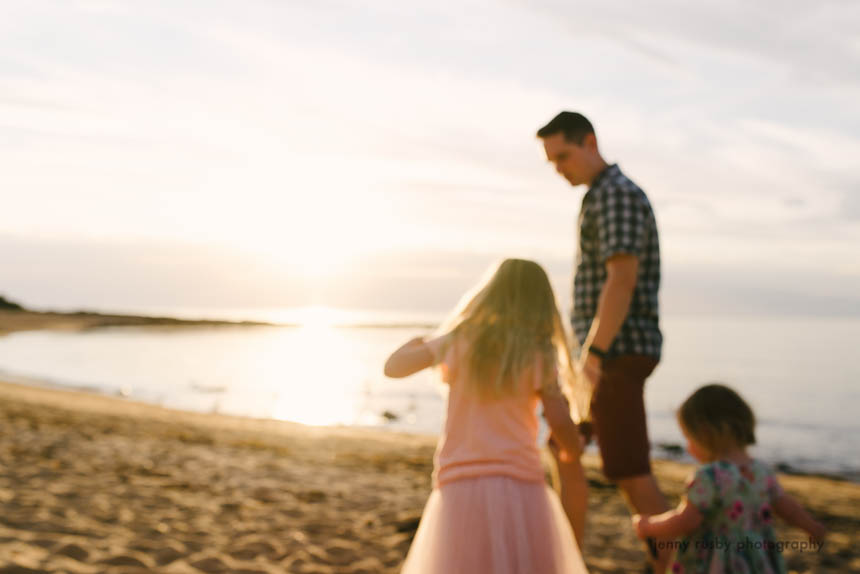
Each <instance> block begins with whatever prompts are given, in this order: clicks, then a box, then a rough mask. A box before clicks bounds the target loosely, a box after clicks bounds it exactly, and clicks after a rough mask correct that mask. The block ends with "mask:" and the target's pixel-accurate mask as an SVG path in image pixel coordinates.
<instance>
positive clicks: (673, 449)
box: [657, 442, 684, 457]
mask: <svg viewBox="0 0 860 574" xmlns="http://www.w3.org/2000/svg"><path fill="white" fill-rule="evenodd" d="M657 447H658V448H659V449H660V450H662V451H663V452H665V453H666V454H668V455H670V456H678V457H679V456H683V455H684V447H683V446H681V445H679V444H675V443H673V442H661V443H660V444H658V445H657Z"/></svg>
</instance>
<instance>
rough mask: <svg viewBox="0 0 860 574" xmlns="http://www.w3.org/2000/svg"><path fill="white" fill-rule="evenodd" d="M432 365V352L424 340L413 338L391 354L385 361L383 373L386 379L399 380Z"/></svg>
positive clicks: (433, 360) (433, 358) (433, 359)
mask: <svg viewBox="0 0 860 574" xmlns="http://www.w3.org/2000/svg"><path fill="white" fill-rule="evenodd" d="M434 363H435V357H434V355H433V351H431V350H430V347H428V346H427V344H426V343H425V342H424V338H423V337H415V338H414V339H410V340H409V341H407V342H406V343H405V344H404V345H403V346H402V347H400V348H399V349H397V350H396V351H394V352H393V353H391V356H390V357H388V360H387V361H385V368H384V372H385V376H386V377H391V378H394V379H400V378H403V377H408V376H409V375H412V374H414V373H417V372H418V371H420V370H421V369H426V368H427V367H430V366H432V365H433V364H434Z"/></svg>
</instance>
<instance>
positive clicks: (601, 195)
mask: <svg viewBox="0 0 860 574" xmlns="http://www.w3.org/2000/svg"><path fill="white" fill-rule="evenodd" d="M578 224H579V230H578V244H577V249H576V261H575V264H574V269H575V273H574V279H573V305H572V311H571V317H570V319H571V325H572V327H573V331H574V333H575V335H576V338H577V340H578V341H579V344H580V345H582V344H584V342H585V339H586V337H587V335H588V332H589V330H590V329H591V324H592V322H593V321H594V317H595V316H596V315H597V304H598V301H599V299H600V292H601V290H602V289H603V285H604V283H606V277H607V273H606V261H607V260H608V259H609V258H610V257H612V256H613V255H618V254H629V255H635V256H636V257H637V258H638V260H639V264H638V276H637V279H636V287H635V289H634V291H633V297H632V299H631V301H630V309H629V311H628V313H627V317H626V318H625V319H624V323H623V324H622V325H621V329H620V330H619V332H618V334H617V335H616V337H615V339H614V340H613V342H612V345H611V346H610V348H609V349H608V350H607V353H608V355H609V356H610V357H614V356H618V355H627V354H641V355H649V356H651V357H654V358H656V359H658V360H659V359H660V354H661V351H662V345H663V335H662V333H661V332H660V327H659V303H658V291H659V289H660V245H659V240H658V236H657V221H656V218H655V217H654V211H653V210H652V209H651V203H650V202H649V201H648V197H647V196H646V195H645V192H644V191H642V189H640V188H639V186H637V185H636V184H635V183H633V182H632V181H631V180H630V179H629V178H628V177H627V176H626V175H624V174H623V173H622V172H621V170H620V169H619V168H618V165H617V164H613V165H610V166H609V167H607V168H606V169H605V170H603V172H601V173H600V175H598V176H597V178H595V180H594V181H593V182H592V184H591V187H589V189H588V191H587V192H586V193H585V196H583V198H582V207H581V209H580V212H579V221H578Z"/></svg>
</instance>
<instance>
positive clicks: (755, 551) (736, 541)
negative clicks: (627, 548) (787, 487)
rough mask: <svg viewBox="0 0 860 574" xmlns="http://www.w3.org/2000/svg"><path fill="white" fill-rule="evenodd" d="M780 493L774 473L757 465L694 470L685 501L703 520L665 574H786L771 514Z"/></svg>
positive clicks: (720, 465) (722, 464)
mask: <svg viewBox="0 0 860 574" xmlns="http://www.w3.org/2000/svg"><path fill="white" fill-rule="evenodd" d="M782 492H783V491H782V487H781V486H780V485H779V482H777V480H776V476H775V474H774V472H773V470H771V469H770V467H768V466H767V465H766V464H764V463H762V462H759V461H757V460H752V461H751V462H749V463H744V464H736V463H733V462H729V461H726V460H718V461H715V462H711V463H708V464H705V465H703V466H701V467H699V468H698V470H696V472H695V474H694V475H693V477H692V478H691V479H690V481H689V482H688V484H687V500H688V501H689V503H690V504H692V505H694V506H695V507H696V508H698V509H699V512H701V513H702V516H703V517H704V520H703V521H702V523H701V525H700V526H699V528H697V529H696V531H694V532H692V533H691V534H689V535H687V536H685V537H684V538H681V539H680V540H678V541H677V542H676V551H675V556H674V557H673V559H672V562H670V565H669V568H668V569H667V571H666V572H667V574H668V573H671V574H694V573H699V572H701V573H706V574H714V573H719V574H728V573H731V574H781V573H785V572H786V569H785V563H784V562H783V559H782V555H781V554H780V552H779V551H778V547H777V545H776V544H775V542H776V540H775V535H774V530H773V510H772V505H773V503H774V501H776V499H777V498H779V496H780V495H781V494H782Z"/></svg>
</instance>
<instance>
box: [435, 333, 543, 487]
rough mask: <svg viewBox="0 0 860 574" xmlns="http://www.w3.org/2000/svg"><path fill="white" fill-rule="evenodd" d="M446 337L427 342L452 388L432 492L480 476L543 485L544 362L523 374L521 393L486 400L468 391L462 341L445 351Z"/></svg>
mask: <svg viewBox="0 0 860 574" xmlns="http://www.w3.org/2000/svg"><path fill="white" fill-rule="evenodd" d="M445 337H447V335H444V336H442V337H438V338H436V339H432V340H430V341H428V342H427V343H426V344H427V346H428V347H429V348H430V351H431V352H432V353H433V356H434V358H435V361H434V363H437V364H439V366H440V368H441V375H442V380H443V381H444V382H446V383H448V385H449V387H450V391H449V394H448V407H447V416H446V420H445V428H444V430H443V433H442V436H441V437H440V438H439V443H438V445H437V447H436V454H435V456H434V469H433V486H434V487H439V486H441V485H444V484H446V483H449V482H452V481H455V480H459V479H463V478H471V477H475V476H488V475H505V476H510V477H513V478H517V479H520V480H524V481H530V482H543V480H544V471H543V467H542V466H541V460H540V451H539V450H538V446H537V436H538V418H537V413H536V407H537V405H538V401H539V400H540V396H539V394H538V390H539V388H540V382H541V378H540V376H539V374H540V368H541V365H540V363H541V358H540V356H538V358H537V360H536V363H535V366H534V367H532V368H527V369H525V370H524V371H523V373H522V375H521V379H520V381H519V391H518V392H517V393H515V394H513V395H510V396H506V397H503V398H499V399H481V398H480V397H476V396H475V395H474V394H473V393H470V392H469V391H468V390H467V389H466V388H465V383H466V378H467V377H468V376H469V374H468V371H469V369H468V365H467V364H466V363H465V361H462V364H461V360H462V359H464V358H465V356H464V351H465V344H466V343H465V342H464V341H463V340H462V337H459V338H458V339H457V340H455V341H454V344H452V345H450V346H449V347H448V350H447V352H446V353H445V356H444V357H442V356H439V355H440V347H441V345H442V343H443V342H444V339H445Z"/></svg>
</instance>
